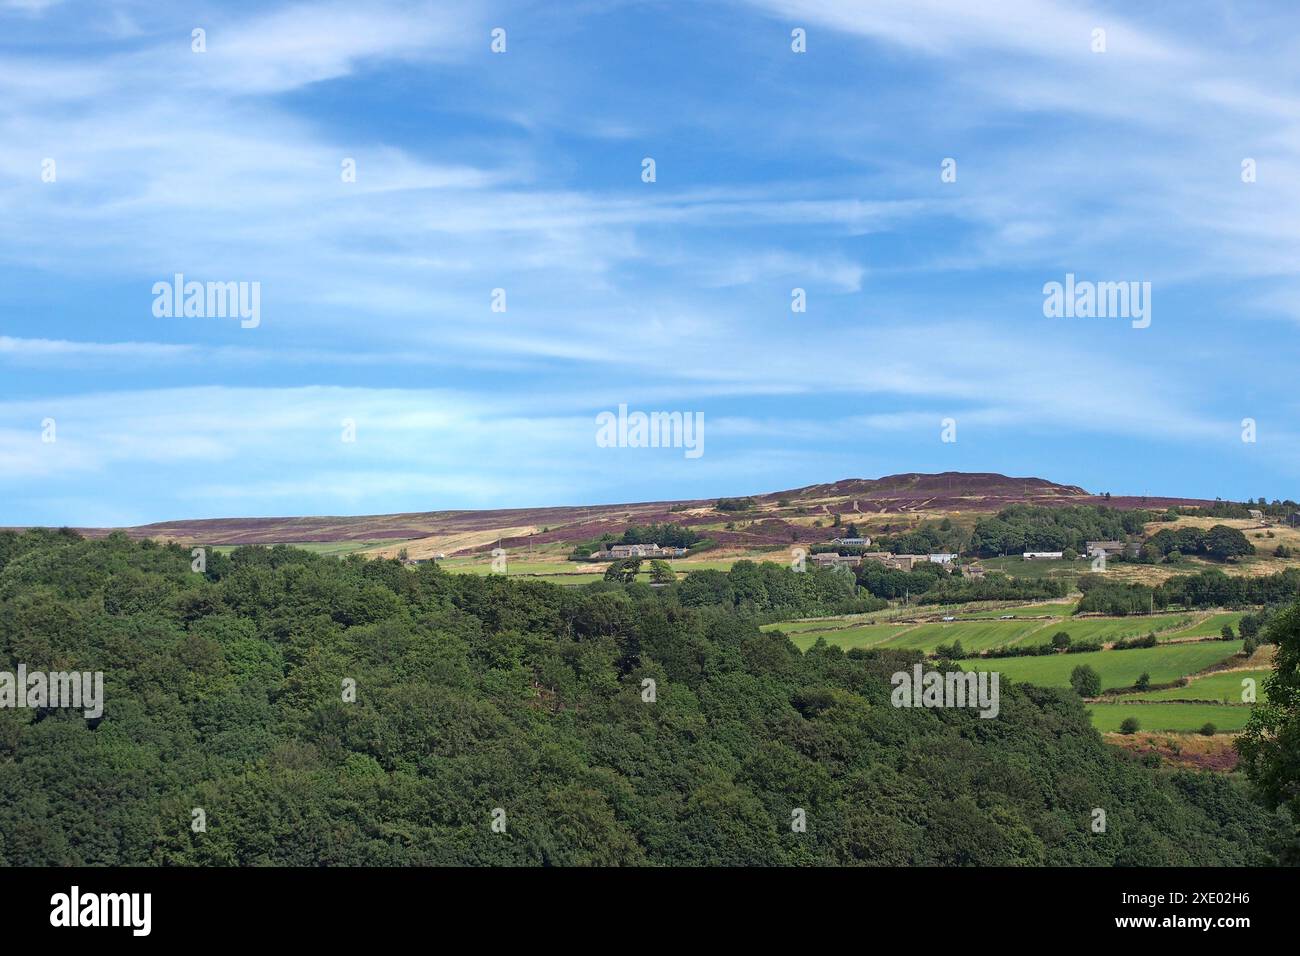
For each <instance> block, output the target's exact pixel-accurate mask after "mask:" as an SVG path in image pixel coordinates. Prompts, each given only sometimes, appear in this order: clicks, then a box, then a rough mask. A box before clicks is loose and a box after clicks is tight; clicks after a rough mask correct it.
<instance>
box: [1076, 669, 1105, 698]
mask: <svg viewBox="0 0 1300 956" xmlns="http://www.w3.org/2000/svg"><path fill="white" fill-rule="evenodd" d="M1070 686H1071V687H1073V688H1074V692H1075V693H1076V694H1078V695H1079V696H1080V697H1096V696H1097V695H1098V694H1100V693H1101V675H1100V674H1098V673H1097V672H1096V671H1095V670H1093V669H1092V668H1091V667H1089V666H1088V665H1087V664H1080V665H1079V666H1078V667H1076V668H1075V669H1074V670H1072V671H1070Z"/></svg>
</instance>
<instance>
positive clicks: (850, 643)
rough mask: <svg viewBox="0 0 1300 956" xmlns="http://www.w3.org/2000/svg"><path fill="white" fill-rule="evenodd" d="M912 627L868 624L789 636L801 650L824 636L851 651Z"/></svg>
mask: <svg viewBox="0 0 1300 956" xmlns="http://www.w3.org/2000/svg"><path fill="white" fill-rule="evenodd" d="M910 627H912V625H910V624H868V625H863V626H862V627H846V628H841V629H839V630H836V631H814V632H801V633H797V634H790V635H789V637H790V640H791V642H792V643H793V644H794V646H795V647H797V648H799V650H801V651H806V650H808V648H810V647H812V646H813V645H814V644H816V643H817V640H818V638H824V639H825V640H826V643H827V644H830V645H833V646H835V647H842V648H844V650H846V651H851V650H853V649H854V648H855V647H873V646H875V645H877V644H880V643H881V642H883V641H887V640H889V639H890V638H891V637H893V636H894V635H896V634H898V633H899V632H900V631H906V630H907V629H908V628H910Z"/></svg>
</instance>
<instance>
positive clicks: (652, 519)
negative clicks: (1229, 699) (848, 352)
mask: <svg viewBox="0 0 1300 956" xmlns="http://www.w3.org/2000/svg"><path fill="white" fill-rule="evenodd" d="M721 500H725V499H719V498H700V499H686V500H676V501H643V502H632V503H618V504H593V505H565V506H552V507H538V508H503V509H490V510H449V511H423V512H405V513H399V514H385V515H359V516H316V517H311V516H300V517H257V518H212V519H194V520H178V521H165V522H158V523H154V524H146V525H138V526H133V527H127V528H121V529H110V528H82V529H78V530H80V531H81V532H82V533H83V534H85V535H87V536H89V537H101V536H103V535H106V534H108V533H109V532H110V531H112V530H122V531H125V532H126V533H127V534H128V535H130V536H131V537H137V538H143V537H147V538H155V539H159V540H169V541H179V542H182V543H195V544H207V545H245V544H265V545H269V544H315V545H326V544H329V543H339V544H340V545H347V548H346V550H364V551H367V552H369V553H373V554H384V555H392V554H396V553H397V552H398V551H399V550H401V549H406V550H407V552H408V553H409V554H410V555H411V556H412V557H419V556H422V555H426V554H433V553H439V552H440V553H443V554H446V555H448V556H451V555H454V554H458V553H460V554H473V553H480V552H483V551H486V550H489V549H491V548H492V547H495V546H497V545H500V546H503V547H506V548H511V547H522V546H526V547H529V548H541V549H546V548H547V546H550V547H551V549H552V550H555V549H557V548H561V547H562V546H564V545H565V544H566V543H572V542H577V541H583V540H590V539H592V538H595V537H597V536H599V535H601V534H605V533H615V534H621V533H622V532H623V531H624V530H625V529H626V528H627V527H628V526H629V525H633V524H638V525H645V524H651V523H656V522H673V523H676V524H683V525H687V526H699V527H702V528H703V527H708V528H709V537H710V538H711V539H713V540H714V541H715V542H716V543H717V544H718V545H720V546H722V547H724V548H726V547H731V548H750V547H753V548H764V547H767V548H771V547H775V546H785V545H789V544H791V543H798V542H812V541H818V540H822V539H823V538H824V537H825V534H826V533H825V531H824V530H823V526H825V525H827V524H830V523H831V522H832V521H833V520H834V516H835V515H841V516H845V517H846V518H847V519H848V520H850V521H853V522H856V523H858V524H860V525H863V526H864V527H868V528H871V529H873V530H875V531H878V532H883V531H889V530H897V529H899V528H905V527H907V526H909V525H910V524H911V523H914V522H915V521H919V520H921V519H922V518H925V517H939V516H949V517H954V518H956V519H958V520H960V519H961V517H962V516H970V518H971V519H973V518H974V517H976V516H978V515H979V514H987V513H990V512H995V511H998V510H1000V509H1002V508H1005V507H1007V506H1008V505H1011V504H1016V503H1021V502H1023V503H1030V504H1036V505H1047V506H1053V505H1057V506H1059V505H1080V504H1107V505H1109V506H1111V507H1115V508H1166V507H1169V506H1170V505H1202V504H1207V503H1208V502H1205V501H1203V500H1200V499H1195V498H1167V497H1120V496H1112V497H1106V496H1104V495H1097V494H1093V493H1090V492H1088V491H1086V490H1085V489H1083V488H1081V487H1079V486H1077V485H1063V484H1058V483H1056V482H1053V481H1049V480H1047V479H1044V478H1035V477H1019V478H1017V477H1009V476H1007V475H1001V474H996V473H986V472H978V473H969V472H951V471H950V472H941V473H938V474H919V473H907V474H899V475H887V476H885V477H881V478H845V479H842V480H840V481H835V482H831V483H827V484H814V485H806V486H804V487H800V488H791V489H788V490H786V491H774V492H768V493H764V494H757V495H752V496H743V497H741V498H738V499H735V500H736V501H740V502H742V503H743V504H746V505H752V507H748V508H745V509H744V510H741V511H728V510H719V509H718V507H717V505H718V502H719V501H721ZM737 524H743V528H742V527H734V526H735V525H737Z"/></svg>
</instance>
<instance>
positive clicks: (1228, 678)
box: [1125, 670, 1273, 704]
mask: <svg viewBox="0 0 1300 956" xmlns="http://www.w3.org/2000/svg"><path fill="white" fill-rule="evenodd" d="M1272 673H1273V672H1272V671H1270V670H1253V671H1225V672H1224V673H1221V674H1207V675H1206V676H1205V677H1198V678H1197V679H1196V680H1194V681H1191V682H1190V683H1189V684H1188V685H1187V686H1186V687H1169V688H1166V689H1165V690H1149V691H1144V692H1142V693H1137V694H1132V695H1128V694H1126V695H1125V699H1126V700H1205V701H1213V702H1214V703H1216V704H1219V703H1223V702H1224V701H1227V703H1229V704H1240V703H1242V699H1241V694H1242V685H1241V682H1242V681H1243V680H1244V679H1246V678H1249V679H1251V680H1253V681H1254V682H1255V695H1256V697H1257V699H1259V700H1263V699H1264V681H1265V679H1266V678H1268V676H1269V675H1270V674H1272Z"/></svg>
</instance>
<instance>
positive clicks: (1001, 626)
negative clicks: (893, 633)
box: [888, 620, 1051, 652]
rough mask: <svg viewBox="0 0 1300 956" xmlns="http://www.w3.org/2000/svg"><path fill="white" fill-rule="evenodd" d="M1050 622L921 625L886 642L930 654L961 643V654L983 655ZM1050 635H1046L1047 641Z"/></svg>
mask: <svg viewBox="0 0 1300 956" xmlns="http://www.w3.org/2000/svg"><path fill="white" fill-rule="evenodd" d="M1045 624H1046V625H1048V626H1051V622H1050V621H1033V620H1028V621H952V622H949V623H944V622H939V623H931V624H921V625H918V626H917V627H914V628H912V629H910V630H908V631H905V632H904V633H902V634H900V635H899V636H898V637H897V638H895V639H893V640H891V641H889V644H888V646H889V647H906V648H913V649H916V650H923V651H933V650H934V649H935V648H936V647H938V646H939V645H940V644H951V643H952V642H953V641H961V646H962V649H963V650H964V651H967V652H970V651H983V650H987V649H988V648H990V647H1000V646H1002V645H1003V644H1010V643H1012V642H1014V641H1018V640H1020V639H1021V638H1024V637H1026V636H1027V635H1029V634H1030V633H1032V632H1034V631H1036V630H1037V629H1038V628H1041V627H1043V626H1044V625H1045ZM1050 637H1051V633H1050V632H1049V633H1048V638H1047V639H1050Z"/></svg>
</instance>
